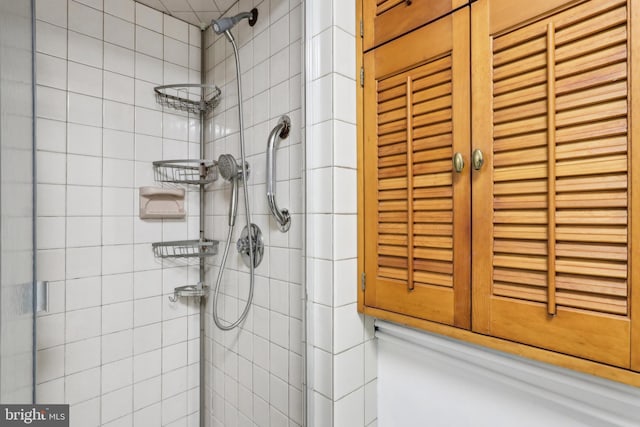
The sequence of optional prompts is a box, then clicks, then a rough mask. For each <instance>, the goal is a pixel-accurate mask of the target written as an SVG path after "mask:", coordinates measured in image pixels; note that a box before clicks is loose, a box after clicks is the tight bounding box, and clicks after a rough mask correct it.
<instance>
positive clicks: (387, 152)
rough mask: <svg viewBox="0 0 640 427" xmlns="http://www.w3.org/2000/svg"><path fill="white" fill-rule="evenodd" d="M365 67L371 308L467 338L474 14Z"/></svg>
mask: <svg viewBox="0 0 640 427" xmlns="http://www.w3.org/2000/svg"><path fill="white" fill-rule="evenodd" d="M424 40H431V41H432V42H431V43H429V44H428V45H425V47H424V48H423V49H416V48H415V46H417V43H418V42H421V43H423V44H424ZM364 61H365V68H366V70H367V73H366V76H365V78H366V81H365V94H364V104H365V108H364V122H365V128H364V132H365V149H364V174H365V184H364V187H365V189H364V200H365V215H364V218H365V220H364V221H365V272H366V274H367V290H366V293H365V303H366V305H368V306H371V307H377V308H382V309H385V310H388V311H392V312H397V313H402V314H407V315H410V316H414V317H418V318H423V319H428V320H433V321H437V322H442V323H447V324H455V325H457V326H461V327H467V328H468V327H469V320H470V315H469V271H470V268H469V224H470V220H469V208H470V192H469V190H470V181H469V177H470V175H469V172H468V170H469V166H467V167H466V168H465V169H463V171H462V172H461V173H456V172H454V171H453V168H452V157H453V155H454V153H455V152H460V153H461V154H462V155H463V157H464V159H465V162H466V163H467V165H468V164H469V108H470V102H469V99H470V97H469V84H470V82H469V74H468V67H469V10H468V8H467V9H463V10H460V11H457V12H455V13H454V14H453V15H451V16H447V17H445V18H442V19H441V20H439V21H437V22H435V23H433V24H431V25H429V26H427V27H424V28H422V29H419V30H416V31H414V32H413V33H411V34H408V35H406V36H404V37H402V38H400V39H398V40H395V41H393V42H391V43H389V44H387V45H385V46H382V47H380V48H377V49H375V50H374V51H371V52H369V53H367V54H366V55H365V58H364Z"/></svg>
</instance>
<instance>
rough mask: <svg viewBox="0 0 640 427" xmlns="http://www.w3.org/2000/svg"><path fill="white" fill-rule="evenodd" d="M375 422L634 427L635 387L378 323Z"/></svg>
mask: <svg viewBox="0 0 640 427" xmlns="http://www.w3.org/2000/svg"><path fill="white" fill-rule="evenodd" d="M377 324H378V325H379V330H378V332H377V335H378V411H379V412H378V426H380V427H395V426H403V427H412V426H416V427H418V426H424V425H426V424H425V423H426V422H427V420H428V425H434V426H474V427H475V426H478V427H482V426H487V427H489V426H491V427H502V426H504V427H512V426H519V427H520V426H522V427H526V426H530V427H534V426H548V427H578V426H593V427H602V426H637V425H639V423H640V390H638V389H637V388H634V387H629V386H625V385H622V384H618V383H613V382H611V381H606V380H603V379H600V378H595V377H591V376H589V375H584V374H579V373H577V372H573V371H569V370H566V369H561V368H557V367H554V366H550V365H546V364H543V363H538V362H534V361H531V360H527V359H523V358H520V357H517V356H512V355H508V354H504V353H501V352H498V351H493V350H489V349H485V348H482V347H478V346H474V345H470V344H466V343H463V342H459V341H456V340H453V339H449V338H445V337H440V336H437V335H433V334H428V333H424V332H421V331H416V330H413V329H410V328H407V327H403V326H398V325H394V324H391V323H388V322H377Z"/></svg>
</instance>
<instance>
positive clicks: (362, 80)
mask: <svg viewBox="0 0 640 427" xmlns="http://www.w3.org/2000/svg"><path fill="white" fill-rule="evenodd" d="M360 86H361V87H364V67H360Z"/></svg>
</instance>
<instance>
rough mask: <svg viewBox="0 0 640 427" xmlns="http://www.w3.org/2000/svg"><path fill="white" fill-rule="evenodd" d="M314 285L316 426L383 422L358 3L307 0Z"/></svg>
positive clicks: (312, 415)
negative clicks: (364, 290)
mask: <svg viewBox="0 0 640 427" xmlns="http://www.w3.org/2000/svg"><path fill="white" fill-rule="evenodd" d="M306 26H307V40H306V46H307V51H306V54H307V74H306V78H307V81H306V88H307V91H306V93H307V112H306V114H307V118H308V126H307V136H308V139H307V159H306V160H307V167H308V170H307V177H308V180H307V188H306V194H308V196H309V197H308V198H307V210H308V212H309V215H308V218H309V220H308V229H307V232H308V236H309V238H308V241H307V256H308V259H307V277H306V278H307V289H308V291H309V313H310V315H309V319H308V329H307V331H308V332H307V334H308V341H309V346H308V347H309V350H308V352H309V354H310V355H311V356H310V360H309V361H308V369H307V373H308V377H309V387H310V389H309V395H308V400H307V401H308V404H309V408H308V410H309V416H308V419H309V420H310V421H311V422H312V423H313V425H333V426H372V425H376V422H377V421H376V420H377V415H376V394H375V388H376V380H375V378H376V368H375V367H376V358H375V354H376V353H375V344H374V343H375V342H374V341H372V336H373V322H371V321H370V319H367V318H365V317H363V316H362V315H360V314H358V313H357V310H356V300H357V285H358V277H357V276H358V273H357V246H356V244H357V216H356V214H357V205H356V201H357V191H356V188H357V181H356V179H357V171H356V168H357V164H356V125H355V112H356V108H355V107H356V79H355V76H356V66H355V47H356V39H355V33H356V32H355V1H341V0H332V1H323V0H310V1H309V2H307V16H306Z"/></svg>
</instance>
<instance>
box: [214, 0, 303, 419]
mask: <svg viewBox="0 0 640 427" xmlns="http://www.w3.org/2000/svg"><path fill="white" fill-rule="evenodd" d="M301 3H302V2H301V1H299V0H294V1H285V2H282V1H269V0H261V1H255V2H254V1H252V0H246V1H240V2H239V4H237V5H234V6H233V7H232V8H231V10H229V12H228V13H229V14H235V13H238V12H240V11H244V10H249V9H251V8H252V7H253V6H255V7H257V8H258V10H259V19H258V23H257V24H256V25H255V26H254V27H250V26H248V25H247V24H246V22H242V23H240V24H238V25H237V26H236V27H235V28H234V29H233V33H234V35H235V37H236V41H237V43H238V45H239V49H240V61H241V68H242V88H243V100H244V122H245V128H246V143H247V147H246V149H247V150H246V151H247V156H248V157H247V161H248V162H249V164H250V169H251V175H250V178H249V182H248V185H249V190H250V192H251V193H252V196H251V199H250V200H251V203H252V204H251V210H252V221H253V222H254V223H256V224H258V225H259V226H260V227H261V228H262V231H263V233H264V238H265V244H266V247H265V257H264V259H263V261H262V264H261V265H260V266H259V267H258V268H257V269H256V282H255V295H254V301H253V306H252V308H251V311H250V312H249V317H248V318H247V320H246V321H245V322H244V324H243V325H242V326H241V328H240V329H239V330H235V331H232V332H227V333H222V332H221V331H219V330H218V329H217V328H216V327H215V326H214V325H213V324H212V321H208V322H207V324H206V332H205V333H206V337H207V354H206V357H207V361H206V363H207V364H206V365H205V366H206V369H207V376H206V381H207V397H208V398H207V405H208V408H207V410H208V424H207V425H212V426H231V425H246V426H269V425H271V426H280V425H288V426H295V425H302V424H303V415H302V407H303V405H302V399H303V397H302V396H303V371H302V370H303V363H302V360H303V351H302V350H303V348H302V345H301V343H302V339H303V335H302V326H301V325H302V313H303V301H302V295H303V292H302V290H301V289H302V286H303V277H302V274H301V271H302V267H303V257H302V245H303V240H302V236H303V233H302V232H301V230H303V229H304V205H303V203H302V200H303V190H304V186H303V185H302V170H303V167H302V163H303V161H304V158H303V156H304V154H303V153H304V150H303V148H302V131H301V130H302V129H303V128H304V122H303V114H302V89H301V88H302V84H303V82H302V78H301V76H302V69H303V68H302V67H303V63H302V61H301V58H302V55H301V52H302V30H301V29H302V20H303V7H302V4H301ZM208 36H209V37H207V39H206V42H207V43H206V48H207V69H206V79H207V81H208V82H211V83H213V82H215V84H217V85H218V86H220V88H221V89H222V92H223V95H222V100H221V103H220V107H219V108H218V109H216V110H215V111H214V113H213V114H212V115H211V117H209V120H208V122H207V141H208V142H209V143H208V145H207V153H208V155H210V156H211V157H213V158H217V157H218V156H219V155H220V154H223V153H230V154H232V155H234V156H235V157H236V158H239V156H240V147H239V134H238V133H239V123H238V118H237V115H238V109H237V108H238V106H237V99H238V97H237V93H236V87H235V86H236V80H235V79H236V74H235V63H234V62H235V60H234V57H233V52H232V50H231V46H230V44H229V42H228V41H227V40H226V39H225V38H224V37H214V36H213V34H208ZM282 114H288V115H289V116H290V118H291V120H292V123H293V130H292V132H291V135H290V137H289V138H288V139H286V140H284V141H282V142H281V143H280V146H279V148H278V151H277V154H276V162H277V168H278V170H277V174H276V178H277V181H278V185H277V194H278V198H279V203H280V204H281V205H282V207H287V208H289V209H290V211H291V212H292V214H293V225H292V228H291V230H290V231H289V233H286V234H284V233H281V232H280V231H279V230H278V228H277V226H276V224H275V222H274V221H273V219H271V217H270V215H269V214H268V207H267V204H266V196H265V191H266V169H265V167H266V155H265V148H266V142H267V138H268V136H269V132H270V131H271V129H272V127H273V126H274V125H275V124H276V123H277V120H278V119H279V117H280V116H281V115H282ZM291 165H293V167H291ZM210 194H211V199H212V204H211V205H210V206H208V207H207V215H209V216H210V218H211V220H210V221H207V224H211V223H212V224H213V226H212V228H210V229H208V230H207V232H208V233H211V234H212V235H213V236H214V237H215V238H218V239H220V240H222V242H221V244H223V243H224V240H225V237H226V233H227V224H226V223H227V209H228V207H227V206H228V203H229V184H228V183H227V182H223V180H219V181H218V182H216V183H215V184H214V185H213V186H212V188H211V191H210ZM241 199H242V197H241ZM242 200H243V199H242ZM280 200H282V201H280ZM244 221H245V220H244V203H243V202H241V203H240V207H239V217H238V220H237V224H238V226H236V230H235V233H234V235H235V238H236V239H237V236H238V235H239V233H240V231H241V229H242V227H243V226H244ZM297 230H298V231H297ZM234 241H235V239H234ZM214 262H215V263H216V264H215V265H213V266H212V267H211V269H210V273H209V277H210V279H209V280H210V281H211V282H213V281H214V280H215V277H216V274H217V272H218V265H217V262H219V260H214ZM247 270H248V269H247V268H246V267H245V266H244V265H243V264H242V263H241V262H240V260H239V257H238V256H237V255H236V254H235V251H234V250H233V249H232V252H231V255H230V257H229V261H228V269H227V271H226V272H225V276H224V278H225V280H224V283H225V284H226V286H224V285H223V286H224V291H223V292H224V293H225V295H224V296H223V298H222V301H221V302H220V312H221V313H222V314H223V318H225V319H229V320H233V319H235V318H236V317H237V315H238V314H239V313H240V311H241V310H242V309H243V307H244V299H246V295H247V292H248V282H249V277H248V274H247V272H248V271H247ZM211 310H212V307H211V304H209V305H208V306H207V316H208V317H209V316H210V315H211Z"/></svg>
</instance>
